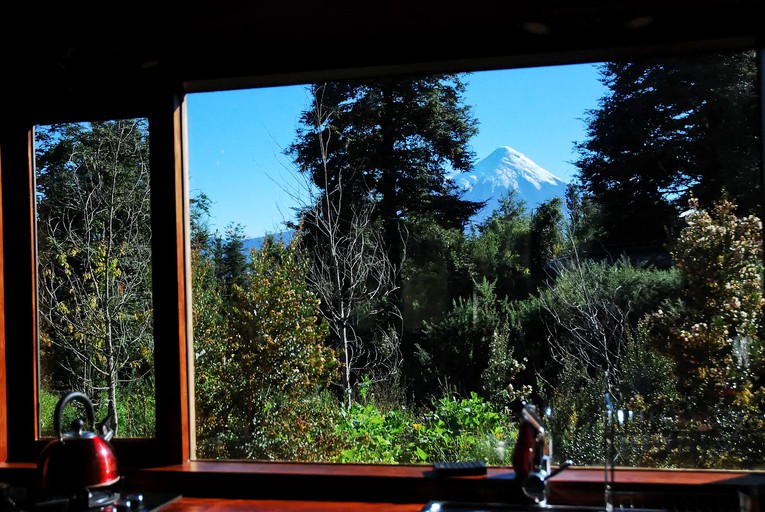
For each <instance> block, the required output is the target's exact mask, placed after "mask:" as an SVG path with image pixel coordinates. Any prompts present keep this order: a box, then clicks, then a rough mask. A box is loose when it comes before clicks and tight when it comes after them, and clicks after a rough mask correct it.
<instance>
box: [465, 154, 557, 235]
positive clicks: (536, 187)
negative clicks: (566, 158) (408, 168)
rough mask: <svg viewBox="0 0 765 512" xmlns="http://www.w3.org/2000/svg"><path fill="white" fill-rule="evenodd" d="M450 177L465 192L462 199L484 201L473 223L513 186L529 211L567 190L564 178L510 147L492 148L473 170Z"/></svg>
mask: <svg viewBox="0 0 765 512" xmlns="http://www.w3.org/2000/svg"><path fill="white" fill-rule="evenodd" d="M451 179H452V180H454V182H455V183H456V184H457V186H458V187H459V188H460V189H462V190H463V191H464V193H463V195H462V198H463V199H467V200H470V201H487V203H486V206H485V207H484V208H483V210H481V211H480V212H479V213H478V214H477V215H476V216H475V217H474V218H473V219H472V220H473V222H475V223H480V222H482V221H483V220H485V219H486V218H487V217H488V216H489V215H490V214H491V212H492V211H494V210H495V209H496V208H497V207H498V206H499V202H500V199H502V198H503V197H505V196H506V195H507V193H508V192H509V191H510V190H512V189H515V190H517V191H518V196H519V198H520V199H523V200H524V201H525V202H526V207H527V208H528V209H529V210H531V209H534V208H536V207H537V206H538V205H539V204H540V203H542V202H544V201H548V200H550V199H552V198H553V197H555V196H559V197H561V198H562V197H563V196H564V194H565V191H566V183H565V182H564V181H563V180H561V179H560V178H558V177H557V176H555V175H553V174H552V173H551V172H549V171H547V170H546V169H543V168H542V167H540V166H539V165H537V164H536V163H534V161H532V160H531V159H530V158H528V157H527V156H526V155H524V154H523V153H521V152H519V151H516V150H515V149H513V148H511V147H509V146H502V147H499V148H497V149H495V150H494V151H492V153H491V154H490V155H489V156H487V157H486V158H484V159H483V160H481V161H479V162H478V163H477V164H476V165H475V166H474V167H473V169H472V170H470V171H467V172H461V173H458V174H456V175H453V176H452V177H451Z"/></svg>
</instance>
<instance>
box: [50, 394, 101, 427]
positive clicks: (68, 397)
mask: <svg viewBox="0 0 765 512" xmlns="http://www.w3.org/2000/svg"><path fill="white" fill-rule="evenodd" d="M72 401H77V402H80V403H81V404H82V405H84V406H85V414H87V415H88V421H89V422H90V424H91V425H93V424H94V423H95V421H96V414H95V412H94V411H93V403H92V402H91V401H90V399H89V398H88V397H87V395H86V394H85V393H81V392H79V391H70V392H69V393H67V394H65V395H64V396H62V397H61V399H60V400H59V401H58V403H57V404H56V410H55V412H54V414H53V428H54V429H55V431H56V434H58V437H59V438H60V437H62V436H63V434H62V432H61V416H62V414H63V412H64V407H66V405H67V404H68V403H69V402H72Z"/></svg>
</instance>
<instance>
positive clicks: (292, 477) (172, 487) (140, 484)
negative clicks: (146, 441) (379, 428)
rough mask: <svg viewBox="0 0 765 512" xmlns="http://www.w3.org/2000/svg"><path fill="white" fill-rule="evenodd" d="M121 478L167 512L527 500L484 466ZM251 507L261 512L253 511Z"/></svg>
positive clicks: (262, 468)
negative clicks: (160, 501) (437, 472)
mask: <svg viewBox="0 0 765 512" xmlns="http://www.w3.org/2000/svg"><path fill="white" fill-rule="evenodd" d="M34 470H35V464H31V463H3V464H0V482H9V483H11V484H13V485H29V484H30V483H33V482H34V475H35V472H34ZM121 474H123V476H124V477H125V483H126V487H127V488H128V490H135V491H144V492H148V491H162V492H174V493H175V492H177V493H179V494H181V495H182V496H183V499H182V500H181V501H180V502H179V503H178V504H175V505H173V507H183V508H171V509H169V510H170V511H171V512H172V511H174V510H208V509H209V510H216V509H221V510H232V511H237V510H240V508H239V507H246V508H248V509H249V510H264V511H267V510H308V509H307V508H300V507H304V506H307V505H305V504H306V503H312V502H320V503H334V502H342V503H344V504H347V505H348V507H349V508H347V510H359V511H369V512H372V511H376V510H383V509H385V508H383V509H380V508H375V507H380V506H383V507H385V504H390V503H396V504H399V505H400V506H399V505H397V506H396V508H390V507H389V508H387V510H395V511H397V512H398V511H401V512H405V511H409V510H420V508H421V507H422V506H423V505H424V504H425V503H427V502H428V501H431V500H446V501H471V502H472V501H478V502H503V503H527V502H528V500H527V498H525V496H523V494H522V492H521V490H520V483H519V482H517V481H516V480H515V475H514V473H513V471H512V469H510V468H507V467H490V468H488V471H487V475H486V476H468V477H454V478H434V477H432V473H431V468H430V466H428V465H386V464H329V463H327V464H321V463H280V462H273V463H260V462H228V461H227V462H203V461H194V462H187V463H185V464H179V465H172V466H163V467H154V468H142V469H123V470H122V471H121ZM603 478H604V470H603V468H594V467H593V468H569V469H567V470H565V471H563V472H561V473H560V474H558V475H556V476H555V477H553V478H552V479H551V480H550V482H549V502H550V503H551V504H567V505H590V506H593V505H602V504H603ZM19 482H22V483H19ZM745 488H758V489H760V490H762V489H765V472H747V471H723V470H655V469H631V468H629V469H627V468H624V469H622V468H617V471H616V474H615V485H614V489H615V490H616V491H617V492H643V493H653V494H661V493H696V494H703V493H708V492H714V493H716V494H720V493H722V494H726V495H730V496H735V495H736V493H737V492H738V491H739V490H740V489H745ZM282 502H288V503H290V507H292V508H285V507H281V508H279V507H278V506H277V505H279V504H281V503H282ZM255 504H257V507H261V508H257V507H256V508H253V506H254V505H255ZM359 504H365V505H363V506H361V507H359V506H358V505H359ZM279 506H281V505H279ZM343 506H346V505H343ZM354 506H355V507H356V508H352V507H354ZM269 507H271V508H269ZM412 507H414V508H412ZM314 509H315V510H324V509H322V508H314ZM328 510H329V509H328ZM335 510H339V511H343V510H346V509H344V508H335Z"/></svg>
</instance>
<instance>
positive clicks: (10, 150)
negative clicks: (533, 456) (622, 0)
mask: <svg viewBox="0 0 765 512" xmlns="http://www.w3.org/2000/svg"><path fill="white" fill-rule="evenodd" d="M617 55H618V56H619V57H621V56H624V53H623V52H618V53H617ZM614 57H615V56H614V55H609V54H607V53H606V52H596V53H593V54H592V55H590V56H579V57H578V58H576V59H574V58H572V57H571V56H561V57H560V59H559V60H557V61H555V59H553V58H552V57H549V58H547V59H545V64H567V63H574V62H575V61H577V62H587V61H594V60H595V59H597V60H601V59H608V58H614ZM760 59H761V61H762V59H763V57H762V52H761V53H760ZM535 62H536V63H538V62H539V61H538V60H536V61H535V59H534V58H530V57H525V58H522V59H520V60H515V61H509V62H508V61H504V64H502V63H500V62H495V61H483V62H481V64H480V66H483V67H484V68H485V69H492V68H499V67H523V66H528V65H533V64H534V63H535ZM500 64H502V65H500ZM505 64H507V66H505ZM463 65H464V63H447V64H446V65H445V64H444V63H440V64H439V63H436V64H433V65H420V64H417V65H413V66H410V67H408V66H399V67H395V68H391V69H387V68H386V69H383V68H375V70H373V71H372V72H373V73H380V72H384V73H387V72H389V71H397V72H410V71H416V72H430V71H436V70H439V69H440V70H444V69H446V70H449V69H452V70H457V69H459V68H460V67H462V66H463ZM365 73H370V71H369V70H365V71H361V70H359V71H354V70H349V71H338V72H336V73H329V72H321V71H320V72H309V73H306V74H305V75H296V74H290V75H276V74H270V75H268V76H256V77H254V78H249V79H231V80H224V81H218V80H212V81H208V80H204V81H189V82H184V83H182V84H179V83H175V82H162V81H158V82H155V81H152V82H150V83H149V84H147V85H146V87H144V88H143V89H141V90H140V91H138V92H135V91H132V90H130V91H129V90H128V89H127V88H123V89H119V90H118V91H117V92H118V94H116V95H107V94H104V95H103V96H98V95H96V96H95V97H86V95H85V94H82V95H77V96H75V97H74V98H73V99H71V98H69V99H67V101H65V102H64V103H63V104H64V107H61V106H60V105H58V104H57V103H56V101H54V100H60V99H61V98H54V99H51V100H50V101H42V102H41V103H40V104H39V105H37V107H36V109H35V110H33V111H32V112H28V113H26V114H25V115H24V116H17V117H14V118H10V119H5V120H3V124H2V128H1V129H0V481H6V480H8V479H10V480H17V481H24V482H31V481H33V478H34V476H33V475H34V467H35V461H36V460H37V457H38V456H39V453H40V451H41V450H42V447H43V446H44V445H45V444H46V443H47V441H46V440H41V439H38V432H37V429H38V426H37V425H38V424H39V422H38V417H37V416H38V412H37V410H36V403H37V380H38V375H37V364H36V361H37V352H36V335H37V331H36V329H37V324H36V309H35V308H36V292H35V286H36V282H35V275H36V270H35V238H34V237H35V226H34V175H33V174H34V150H33V146H32V143H33V140H32V135H33V131H32V130H33V127H34V126H35V124H48V123H52V122H72V121H80V120H97V119H118V118H128V117H146V118H148V119H149V124H150V152H151V155H150V158H151V160H150V162H151V173H152V174H151V176H152V187H151V205H152V215H151V218H152V258H153V268H154V272H153V276H152V277H153V293H154V305H155V331H154V337H155V364H156V366H155V367H156V368H161V371H157V372H156V400H157V435H156V438H154V439H149V440H145V439H136V440H130V439H118V440H115V441H114V443H113V444H114V446H115V449H116V451H117V455H118V460H119V462H120V466H121V468H122V469H123V470H124V473H125V474H126V475H127V477H128V479H129V481H131V482H135V483H136V484H137V485H141V486H144V487H145V488H157V489H166V490H176V491H179V492H183V493H184V494H188V495H203V496H204V495H213V496H227V497H261V498H273V499H282V498H288V499H333V498H334V499H363V500H364V501H385V500H387V499H390V493H391V488H395V489H396V495H395V498H396V500H398V501H423V500H427V499H435V498H438V499H447V498H449V499H480V500H490V501H491V500H493V501H498V500H510V501H515V500H522V499H523V498H522V495H521V494H520V492H519V487H518V484H517V482H514V481H513V479H512V473H511V471H510V470H509V469H508V468H490V470H489V478H477V477H465V478H460V479H456V480H449V481H444V480H439V479H434V478H431V475H430V474H429V467H428V466H425V465H413V466H407V465H402V466H389V465H374V464H370V465H351V464H349V465H346V464H309V463H305V464H303V463H262V462H233V461H227V462H202V461H194V460H192V445H193V442H192V438H193V432H192V428H193V419H192V418H193V414H192V409H193V407H192V400H193V396H192V392H191V391H190V390H191V386H192V380H193V379H192V377H191V375H192V368H191V366H190V364H191V361H190V359H191V357H190V355H191V354H192V353H193V352H192V351H191V348H190V346H189V341H190V318H189V317H190V310H191V308H190V303H189V301H190V291H189V279H190V273H189V265H188V258H189V255H188V241H187V233H186V231H187V227H186V226H187V224H188V192H187V190H186V183H187V181H186V177H187V176H186V169H185V166H186V139H185V130H184V125H185V110H184V96H185V94H186V93H191V92H202V91H213V90H225V89H234V88H242V87H250V86H255V85H260V86H264V85H288V84H296V83H306V82H308V81H311V80H316V79H323V78H353V77H359V76H362V75H363V74H365ZM761 73H762V66H761ZM111 92H114V91H111ZM761 92H762V91H761ZM114 97H117V98H119V101H114ZM115 103H116V104H118V105H119V107H118V108H114V109H109V110H107V111H104V110H103V108H102V106H103V105H114V104H115ZM11 248H12V250H11ZM602 476H603V470H602V468H575V469H570V470H567V471H564V472H563V473H561V474H560V475H559V476H557V477H556V479H555V482H554V485H553V489H554V493H553V495H554V496H557V497H558V498H559V499H561V500H564V501H566V502H567V503H574V502H576V503H583V504H584V503H596V504H597V503H600V501H599V500H600V498H601V497H602ZM743 482H749V483H748V484H745V483H743ZM752 482H754V484H752ZM617 483H618V484H621V485H622V486H623V487H624V488H630V489H633V488H641V489H659V490H662V489H668V488H673V489H674V488H683V489H686V488H687V489H699V488H700V487H699V486H704V487H705V488H706V486H709V485H713V486H723V487H725V488H730V486H739V485H758V486H762V485H763V484H764V483H765V473H763V472H747V471H739V472H734V471H702V470H698V471H696V470H694V471H688V470H628V469H620V470H619V472H617ZM391 486H393V487H391ZM556 493H557V494H556Z"/></svg>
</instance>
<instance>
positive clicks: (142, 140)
mask: <svg viewBox="0 0 765 512" xmlns="http://www.w3.org/2000/svg"><path fill="white" fill-rule="evenodd" d="M37 141H38V147H37V199H38V201H37V202H38V209H37V214H38V234H39V243H38V248H39V253H38V254H39V268H40V277H41V286H40V300H41V308H40V311H41V318H42V321H43V322H42V326H41V342H42V343H41V344H42V347H43V353H42V359H43V365H44V368H46V373H45V374H44V375H43V378H44V383H45V384H46V385H47V386H50V387H51V388H53V389H55V390H60V389H62V388H63V389H78V390H82V391H84V392H85V393H86V394H88V395H89V396H90V397H91V398H92V400H93V401H94V403H96V404H98V403H100V399H101V393H105V394H106V398H107V401H108V412H109V414H110V415H111V416H112V417H113V418H114V420H115V422H116V421H117V418H118V415H117V397H118V393H117V388H118V386H120V385H121V383H125V382H133V383H135V382H138V381H141V382H142V383H143V384H142V385H143V387H144V390H143V391H144V392H146V393H148V394H149V395H153V385H152V378H153V376H152V375H151V371H152V369H153V338H152V302H151V301H152V295H151V226H150V216H149V213H150V206H149V192H150V177H149V163H148V156H149V155H148V152H149V145H148V127H147V125H146V121H145V120H119V121H106V122H98V123H85V124H66V125H56V126H51V127H47V128H43V129H41V130H40V131H39V133H38V138H37ZM116 427H119V425H118V424H117V425H116Z"/></svg>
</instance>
